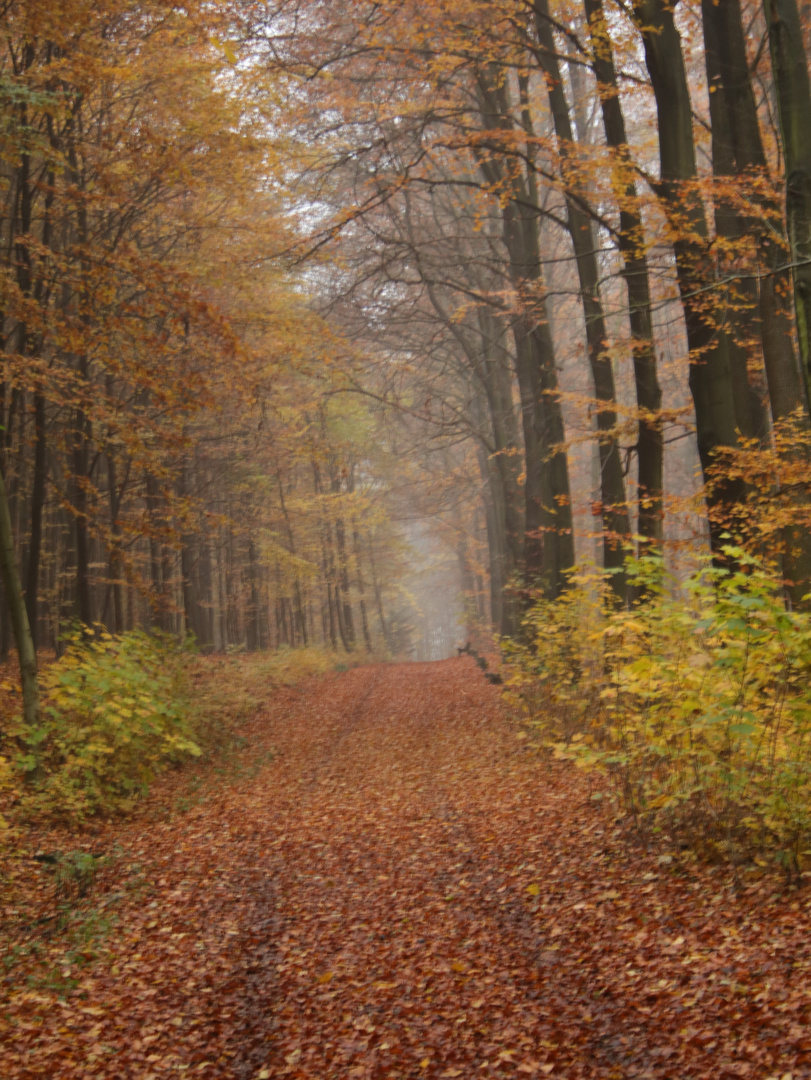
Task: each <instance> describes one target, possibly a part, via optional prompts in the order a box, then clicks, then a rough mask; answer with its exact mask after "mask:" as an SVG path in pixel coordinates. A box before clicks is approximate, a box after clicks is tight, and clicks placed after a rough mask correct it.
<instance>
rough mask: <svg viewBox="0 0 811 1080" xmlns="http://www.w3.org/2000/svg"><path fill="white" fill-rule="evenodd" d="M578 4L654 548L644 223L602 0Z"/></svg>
mask: <svg viewBox="0 0 811 1080" xmlns="http://www.w3.org/2000/svg"><path fill="white" fill-rule="evenodd" d="M584 7H585V12H586V19H587V21H588V24H589V33H590V38H591V48H592V55H593V61H592V62H593V66H594V74H595V76H596V78H597V88H598V93H599V95H600V106H601V110H602V115H603V129H604V131H605V139H606V142H607V144H608V146H609V147H610V148H611V149H612V150H613V151H614V153H615V155H616V156H617V165H618V170H619V173H620V176H619V179H618V182H617V183H616V190H617V197H618V202H619V205H620V234H619V248H620V253H621V254H622V258H623V264H624V265H623V277H624V279H625V285H626V288H627V290H628V319H629V322H630V326H631V337H632V344H631V350H632V354H633V363H634V382H635V385H636V402H637V407H638V409H639V419H638V423H639V434H638V436H637V446H636V451H637V460H638V473H637V482H638V487H639V493H638V508H639V513H638V522H637V531H638V533H639V535H640V536H641V537H643V538H644V540H646V541H648V542H650V543H651V544H653V546H654V547H657V548H658V547H661V544H662V539H663V534H664V512H663V502H662V490H663V486H664V436H663V432H662V417H661V409H662V391H661V389H660V386H659V378H658V375H657V371H656V351H655V348H654V339H653V323H652V321H651V302H650V279H649V276H648V260H647V258H646V256H645V234H644V226H643V224H642V215H641V213H640V210H639V199H638V197H637V191H636V185H635V183H634V181H633V179H632V178H631V177H630V175H629V172H628V168H629V165H630V162H629V154H628V138H627V134H626V130H625V117H624V115H623V112H622V103H621V102H620V98H619V85H618V83H617V75H616V71H615V69H614V58H613V55H612V51H611V39H610V37H609V35H608V30H607V27H606V23H605V15H604V13H603V7H602V0H584Z"/></svg>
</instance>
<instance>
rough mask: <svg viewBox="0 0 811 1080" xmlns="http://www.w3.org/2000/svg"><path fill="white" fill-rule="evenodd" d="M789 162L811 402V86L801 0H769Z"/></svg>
mask: <svg viewBox="0 0 811 1080" xmlns="http://www.w3.org/2000/svg"><path fill="white" fill-rule="evenodd" d="M764 10H765V14H766V23H767V25H768V28H769V47H770V50H771V55H772V70H773V71H774V79H775V85H776V88H777V103H778V108H779V113H780V132H781V135H782V141H783V154H784V156H785V161H786V222H787V225H788V236H789V243H790V245H791V260H792V276H793V279H794V310H795V312H796V315H797V339H798V341H799V344H800V360H801V364H802V372H803V377H804V379H805V386H806V396H807V397H808V400H809V401H811V84H810V83H809V77H808V62H807V58H806V55H805V49H804V47H803V30H802V23H801V22H800V15H799V11H798V9H797V3H796V0H764Z"/></svg>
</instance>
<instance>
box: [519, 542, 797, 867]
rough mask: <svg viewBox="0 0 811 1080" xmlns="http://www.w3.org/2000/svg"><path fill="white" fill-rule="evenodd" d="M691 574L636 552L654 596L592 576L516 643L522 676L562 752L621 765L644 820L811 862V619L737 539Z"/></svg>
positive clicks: (587, 761) (714, 846)
mask: <svg viewBox="0 0 811 1080" xmlns="http://www.w3.org/2000/svg"><path fill="white" fill-rule="evenodd" d="M725 554H726V556H727V558H728V559H729V564H730V566H734V569H719V568H717V567H713V566H712V565H710V564H709V563H706V564H704V565H703V566H702V567H700V569H699V570H698V571H696V573H694V574H693V575H692V576H691V577H690V578H689V579H688V581H687V582H686V583H685V584H683V585H682V586H679V585H678V583H677V582H675V581H673V580H669V579H668V577H667V575H666V574H665V570H664V567H663V564H662V562H661V560H660V559H658V558H654V557H645V558H641V559H632V560H630V561H629V563H628V572H629V575H630V577H631V580H632V581H633V582H634V584H635V585H636V587H637V589H638V590H639V591H640V594H641V595H642V596H643V597H644V599H643V600H641V601H640V602H638V603H637V604H635V605H633V606H632V607H631V608H630V609H627V610H619V609H617V608H616V607H615V606H613V605H612V602H611V598H610V590H609V589H608V586H607V578H606V577H605V575H602V574H600V573H596V572H590V573H589V572H581V573H578V574H576V575H575V576H574V578H573V580H572V583H571V588H570V589H569V591H568V592H566V593H565V594H564V595H563V596H562V597H561V598H560V599H559V600H557V601H555V602H553V603H544V602H540V603H538V604H536V605H535V606H534V607H533V609H532V610H531V611H530V613H529V615H528V617H527V620H526V629H527V639H526V640H525V642H524V643H522V644H516V643H509V644H508V647H507V651H508V656H509V666H510V678H509V681H508V682H509V688H510V693H511V694H512V695H513V697H514V699H515V700H516V701H517V702H519V703H520V704H521V705H522V707H523V709H524V711H525V713H526V714H527V716H528V717H529V719H530V722H532V723H534V724H536V725H537V726H538V727H539V728H540V729H541V730H542V731H543V733H544V735H545V737H546V738H547V739H548V741H549V742H551V743H552V744H553V747H554V749H555V752H556V753H557V754H558V756H565V757H572V758H574V759H575V760H576V761H577V762H578V763H579V764H581V765H584V766H587V767H588V766H591V767H597V768H600V769H603V770H605V771H606V772H607V773H608V774H609V775H610V776H611V777H612V778H613V780H614V781H615V783H616V785H617V790H618V791H619V793H620V794H621V797H622V800H623V802H624V805H625V807H626V808H627V809H628V810H629V811H630V812H631V813H633V814H634V815H635V816H636V818H637V820H638V821H639V822H640V824H642V825H643V826H646V827H649V828H651V829H653V830H655V831H659V832H664V833H666V834H668V835H670V836H671V837H672V838H673V839H674V840H676V841H679V842H687V843H688V844H690V846H692V847H693V848H694V849H696V850H698V851H699V852H700V853H702V854H704V855H706V856H709V857H712V858H723V859H729V860H730V861H732V862H733V863H735V864H738V863H741V862H743V861H744V860H747V859H753V860H762V859H763V857H764V855H766V854H769V855H770V856H773V857H775V858H777V860H778V861H779V862H781V863H782V864H783V865H784V866H785V867H786V868H787V869H793V870H795V871H797V872H799V871H800V870H801V868H802V866H803V865H804V863H805V864H808V862H809V860H810V858H811V677H810V676H811V615H809V613H807V612H787V611H786V610H785V608H784V605H783V600H782V595H781V590H780V587H779V584H778V583H777V581H776V579H775V577H774V576H773V575H771V574H770V573H769V572H768V571H767V569H766V568H765V567H764V566H763V565H761V563H760V562H758V560H757V559H754V558H752V557H750V556H749V555H747V553H746V552H745V551H743V550H741V549H740V548H737V547H732V546H730V547H728V548H727V549H726V551H725Z"/></svg>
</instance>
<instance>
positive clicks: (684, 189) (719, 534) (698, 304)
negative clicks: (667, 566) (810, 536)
mask: <svg viewBox="0 0 811 1080" xmlns="http://www.w3.org/2000/svg"><path fill="white" fill-rule="evenodd" d="M633 9H634V14H635V16H636V21H637V26H638V28H639V31H640V33H641V35H642V40H643V43H644V47H645V63H646V66H647V69H648V74H649V75H650V78H651V84H652V86H653V92H654V96H655V98H656V112H657V116H658V120H659V163H660V181H659V184H658V191H659V195H660V197H661V200H662V204H663V207H664V209H665V212H666V213H667V215H668V219H669V221H670V226H671V230H672V233H673V250H674V254H675V257H676V271H677V278H678V285H679V292H680V295H681V302H682V307H683V310H684V319H685V328H686V331H687V344H688V348H689V350H690V377H689V383H690V392H691V394H692V398H693V405H694V407H695V414H696V436H697V442H698V453H699V458H700V461H701V467H702V471H703V473H704V477H705V479H708V480H709V479H712V480H713V483H712V484H711V485H710V487H709V489H708V496H707V503H708V511H709V514H708V516H709V529H710V543H711V545H712V549H713V551H714V552H716V553H718V552H720V549H721V547H722V546H723V544H724V542H725V541H724V539H723V534H724V533H725V532H726V529H727V528H728V526H729V523H730V516H734V515H735V513H736V512H738V510H739V508H740V505H741V503H742V502H743V500H744V497H745V493H746V485H745V484H744V482H743V480H741V479H740V478H738V477H726V478H724V477H714V478H713V476H712V466H713V463H714V456H715V453H716V451H718V450H719V449H723V448H724V447H734V446H735V445H736V444H737V434H736V417H735V406H734V401H735V395H734V389H733V385H732V373H731V370H730V363H729V349H728V336H727V334H726V333H725V332H724V331H723V330H722V329H719V327H718V326H717V325H716V323H715V320H714V319H713V318H712V315H711V314H710V313H709V312H708V311H707V308H706V301H705V297H704V293H705V290H706V288H707V286H708V285H710V284H712V283H713V281H714V272H713V267H712V264H711V262H710V260H709V251H708V248H709V230H708V228H707V219H706V215H705V212H704V205H703V203H702V201H701V196H700V194H699V192H698V190H697V188H696V180H697V169H696V156H695V146H694V143H693V114H692V105H691V102H690V93H689V90H688V87H687V76H686V74H685V68H684V58H683V55H682V49H681V39H680V37H679V33H678V30H677V29H676V24H675V22H674V21H673V8H672V6H671V5H670V4H669V3H668V2H667V0H634V4H633Z"/></svg>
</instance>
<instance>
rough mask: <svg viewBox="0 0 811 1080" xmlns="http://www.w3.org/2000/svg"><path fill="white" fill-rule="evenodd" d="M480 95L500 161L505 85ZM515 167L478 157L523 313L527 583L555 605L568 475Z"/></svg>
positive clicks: (566, 537)
mask: <svg viewBox="0 0 811 1080" xmlns="http://www.w3.org/2000/svg"><path fill="white" fill-rule="evenodd" d="M478 91H479V102H480V112H481V117H482V122H483V124H484V126H485V129H486V130H487V131H491V132H492V133H493V134H492V138H493V141H494V143H496V147H495V149H496V150H497V151H498V152H500V153H502V154H503V153H504V150H503V147H502V146H501V145H500V141H501V137H502V133H507V135H508V137H509V136H511V134H512V133H511V131H510V104H509V98H508V94H507V87H506V84H505V83H504V81H503V80H501V78H500V76H499V73H498V72H495V71H492V72H491V71H487V72H484V73H482V74H481V75H480V77H479V80H478ZM512 164H513V163H512V162H510V163H507V165H506V166H505V164H504V163H503V162H502V161H501V160H499V159H498V158H497V157H495V155H490V156H489V157H488V158H486V159H485V157H484V156H482V155H480V157H479V168H480V169H481V172H482V175H483V177H484V180H485V182H486V183H487V184H488V185H489V186H490V187H491V189H492V190H493V191H499V192H502V193H503V203H502V208H501V216H502V227H503V237H504V245H505V248H506V250H507V256H508V264H509V273H510V279H511V282H512V285H513V288H514V289H515V292H516V298H517V304H518V308H519V310H518V311H517V312H515V313H514V315H513V319H512V331H513V337H514V340H515V354H516V360H515V367H516V377H517V380H518V387H519V392H520V396H521V420H522V426H523V432H524V454H525V474H526V479H525V482H524V499H525V516H524V528H525V543H524V568H525V576H526V578H527V581H528V582H529V583H533V582H534V581H536V580H539V581H540V583H541V587H542V588H543V590H544V593H545V595H546V596H547V597H549V598H550V599H554V598H555V597H556V596H558V595H559V594H560V592H561V591H562V589H563V588H564V586H565V580H566V579H565V572H566V570H568V569H569V568H570V567H571V566H572V565H573V564H574V533H573V528H572V508H571V492H570V488H569V469H568V461H567V456H566V449H565V445H564V427H563V413H562V410H561V407H560V397H559V389H558V377H557V368H556V366H555V352H554V344H553V341H552V334H551V331H550V329H549V318H548V313H547V311H546V300H545V298H544V295H543V294H544V283H543V270H542V266H541V257H540V243H539V237H538V197H537V191H536V190H535V178H534V176H533V175H532V174H531V173H530V174H528V175H527V176H524V175H519V174H518V172H517V171H516V169H515V168H513V167H512Z"/></svg>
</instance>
